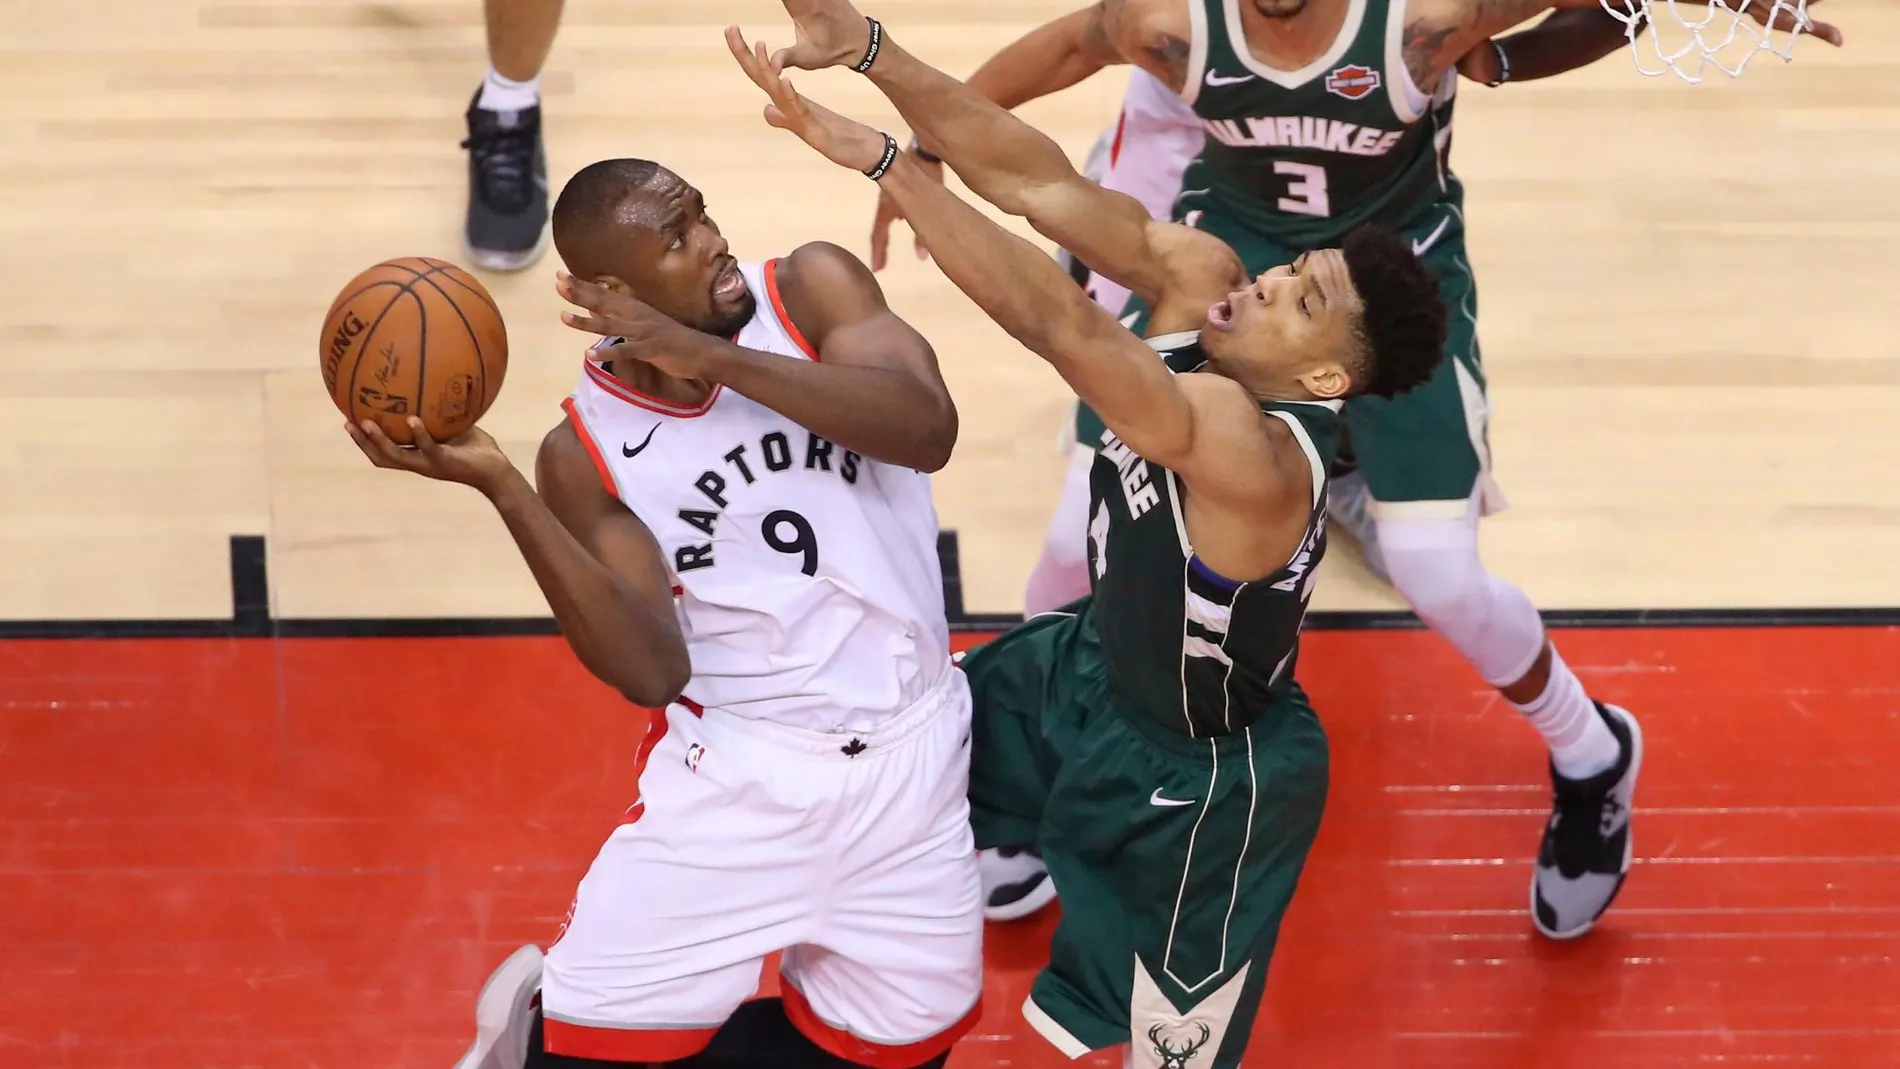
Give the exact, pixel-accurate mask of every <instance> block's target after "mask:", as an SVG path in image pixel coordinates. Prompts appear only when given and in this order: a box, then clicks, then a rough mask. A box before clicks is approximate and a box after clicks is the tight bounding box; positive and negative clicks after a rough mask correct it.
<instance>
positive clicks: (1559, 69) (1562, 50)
mask: <svg viewBox="0 0 1900 1069" xmlns="http://www.w3.org/2000/svg"><path fill="white" fill-rule="evenodd" d="M1648 26H1649V24H1648V23H1647V22H1644V23H1643V24H1642V26H1641V27H1639V30H1638V32H1641V31H1642V30H1645V29H1648ZM1628 41H1629V36H1628V31H1627V29H1626V28H1625V27H1624V25H1623V20H1622V19H1619V18H1617V17H1616V16H1615V15H1612V14H1610V13H1609V12H1608V11H1605V10H1603V9H1602V8H1601V7H1598V8H1588V9H1586V8H1575V9H1572V10H1569V11H1554V12H1552V13H1551V15H1550V17H1549V18H1547V19H1545V20H1543V21H1542V22H1539V23H1538V24H1537V25H1535V26H1532V27H1531V28H1530V29H1528V30H1522V31H1520V32H1518V33H1514V34H1511V35H1510V36H1508V37H1498V38H1493V39H1488V40H1485V41H1481V42H1479V44H1478V45H1477V47H1475V48H1473V49H1472V50H1471V51H1469V52H1467V53H1465V55H1464V58H1463V59H1460V60H1459V61H1458V73H1460V74H1462V75H1464V76H1465V77H1467V78H1469V79H1471V80H1472V81H1474V82H1480V83H1483V84H1485V85H1505V84H1510V83H1515V82H1535V81H1539V80H1542V79H1544V78H1554V77H1556V76H1557V75H1559V74H1564V73H1567V72H1569V71H1574V70H1578V69H1580V68H1583V67H1588V66H1589V65H1590V64H1592V63H1595V62H1596V61H1597V60H1600V59H1602V58H1603V57H1604V56H1607V55H1609V54H1611V53H1612V52H1618V51H1621V50H1622V48H1623V47H1624V45H1625V44H1627V43H1628Z"/></svg>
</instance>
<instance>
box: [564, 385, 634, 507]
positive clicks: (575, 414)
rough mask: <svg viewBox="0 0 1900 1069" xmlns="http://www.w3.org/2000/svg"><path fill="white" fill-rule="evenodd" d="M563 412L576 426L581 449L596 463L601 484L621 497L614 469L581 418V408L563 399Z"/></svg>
mask: <svg viewBox="0 0 1900 1069" xmlns="http://www.w3.org/2000/svg"><path fill="white" fill-rule="evenodd" d="M561 410H562V411H563V412H566V413H567V419H568V422H570V423H572V424H573V425H574V436H575V437H576V438H579V439H580V440H581V447H582V448H584V449H586V450H587V457H588V459H589V460H592V461H593V462H594V471H596V472H598V473H599V475H600V484H601V485H602V486H603V487H606V489H607V492H608V493H609V494H611V495H613V496H614V497H615V498H616V499H618V498H619V497H620V487H618V486H616V485H615V484H614V472H613V469H612V468H610V467H608V466H607V455H606V454H605V453H602V452H601V451H600V445H599V443H597V442H595V441H594V436H593V434H592V433H591V432H589V431H588V429H587V421H586V420H584V419H582V418H581V409H580V406H579V405H577V404H575V403H574V399H573V398H572V397H563V398H561Z"/></svg>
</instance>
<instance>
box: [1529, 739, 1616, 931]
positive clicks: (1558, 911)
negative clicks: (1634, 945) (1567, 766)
mask: <svg viewBox="0 0 1900 1069" xmlns="http://www.w3.org/2000/svg"><path fill="white" fill-rule="evenodd" d="M1596 706H1597V713H1598V714H1599V715H1601V716H1602V717H1603V721H1604V723H1606V724H1608V725H1609V727H1610V734H1612V735H1615V736H1616V741H1617V742H1618V743H1619V744H1621V745H1622V748H1623V752H1622V754H1621V756H1619V757H1618V758H1617V761H1616V764H1614V765H1612V766H1611V767H1609V768H1608V769H1605V770H1604V771H1602V772H1599V773H1597V774H1596V775H1594V776H1591V777H1590V778H1589V779H1584V780H1573V779H1565V778H1564V777H1562V776H1560V775H1558V774H1557V770H1556V769H1555V768H1552V769H1551V771H1550V777H1551V782H1552V783H1553V784H1555V787H1556V790H1555V792H1554V793H1555V801H1554V803H1553V804H1552V806H1551V810H1550V823H1548V824H1546V825H1545V826H1544V845H1543V846H1542V848H1540V849H1539V850H1538V851H1537V871H1536V872H1535V873H1534V874H1533V875H1532V877H1531V921H1532V923H1534V924H1536V925H1537V930H1538V931H1539V932H1542V933H1543V934H1544V935H1546V936H1548V937H1549V938H1551V939H1575V938H1577V937H1578V936H1580V935H1582V934H1584V933H1585V932H1587V931H1589V930H1590V928H1591V927H1592V926H1593V925H1595V924H1596V922H1597V918H1598V917H1601V916H1603V912H1604V911H1605V910H1607V909H1609V908H1610V903H1611V902H1613V901H1615V899H1616V893H1617V892H1618V891H1620V890H1622V888H1623V878H1624V877H1625V876H1627V875H1629V870H1630V858H1631V857H1632V856H1633V854H1632V852H1631V844H1630V801H1631V799H1632V798H1633V796H1634V795H1635V794H1636V774H1637V772H1638V771H1640V770H1641V769H1642V766H1643V729H1642V728H1641V727H1640V726H1638V724H1637V723H1636V718H1635V717H1633V716H1631V715H1630V714H1629V713H1628V712H1627V711H1626V710H1623V709H1619V708H1617V707H1616V706H1614V705H1605V704H1603V703H1602V702H1598V703H1596Z"/></svg>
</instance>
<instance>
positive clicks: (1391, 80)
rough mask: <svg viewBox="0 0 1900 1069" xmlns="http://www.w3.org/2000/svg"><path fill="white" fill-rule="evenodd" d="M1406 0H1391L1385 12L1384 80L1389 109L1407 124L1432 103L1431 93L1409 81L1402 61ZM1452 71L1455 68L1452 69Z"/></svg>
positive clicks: (1410, 76) (1413, 121)
mask: <svg viewBox="0 0 1900 1069" xmlns="http://www.w3.org/2000/svg"><path fill="white" fill-rule="evenodd" d="M1405 7H1406V4H1405V0H1392V6H1391V7H1389V8H1387V9H1386V13H1385V20H1386V22H1385V84H1386V89H1387V93H1388V95H1389V96H1390V97H1391V98H1392V110H1393V111H1394V112H1396V113H1397V114H1398V117H1399V121H1400V122H1402V123H1405V124H1407V125H1410V124H1412V123H1415V122H1417V121H1418V120H1419V119H1421V118H1423V117H1424V115H1425V110H1426V109H1427V108H1429V107H1431V104H1432V100H1431V97H1430V96H1428V95H1426V93H1425V90H1424V89H1422V88H1420V87H1419V86H1418V85H1417V84H1415V83H1414V82H1413V81H1412V71H1411V69H1410V68H1408V67H1407V66H1406V65H1405ZM1452 73H1453V74H1454V75H1456V74H1457V71H1456V70H1454V71H1452Z"/></svg>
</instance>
